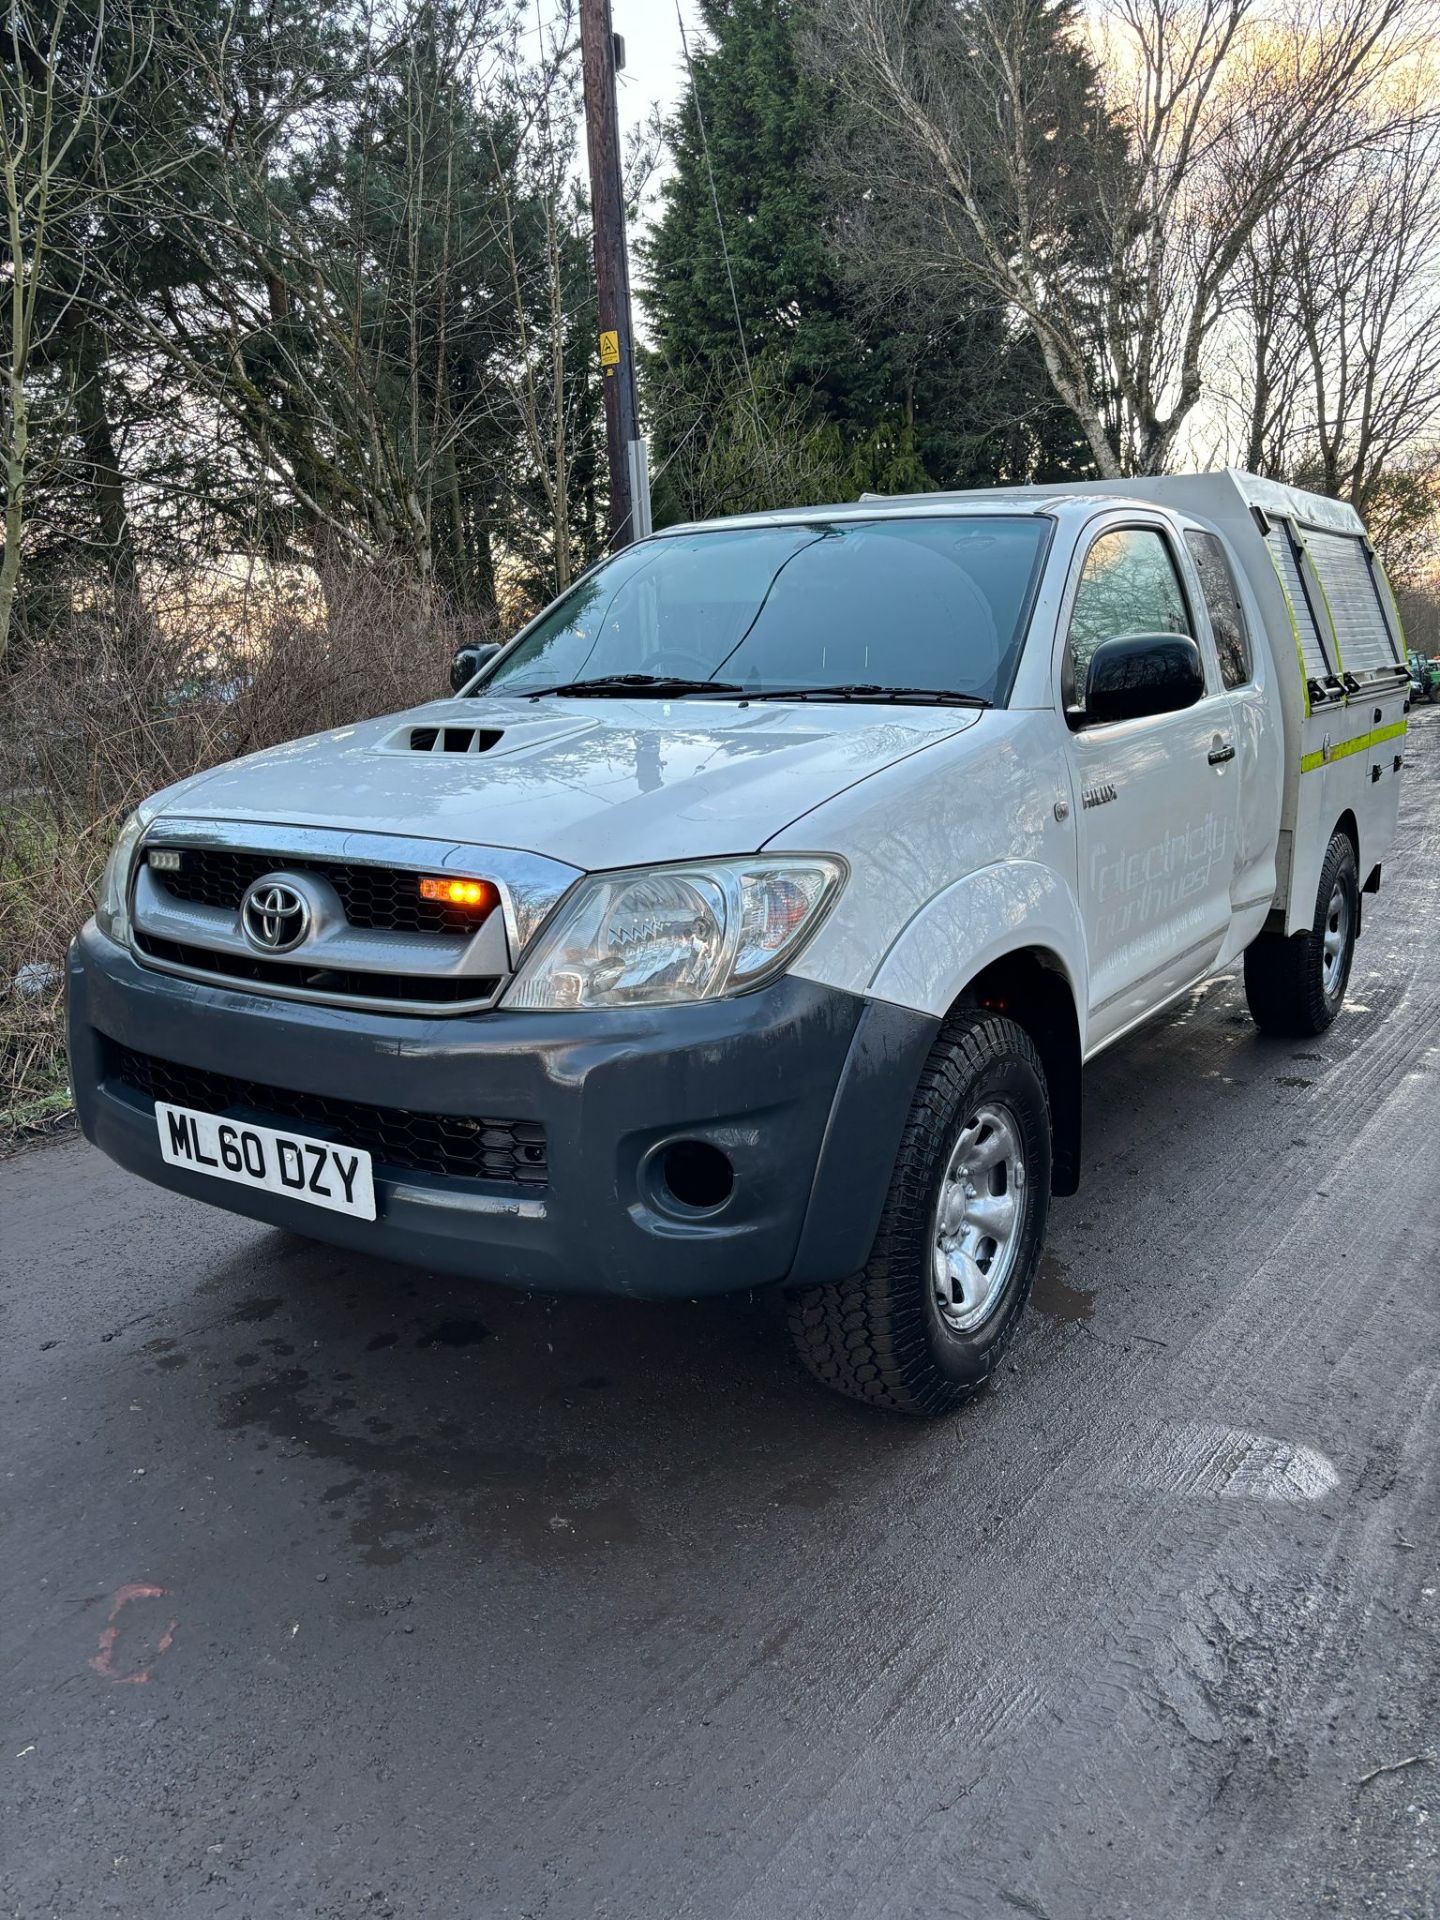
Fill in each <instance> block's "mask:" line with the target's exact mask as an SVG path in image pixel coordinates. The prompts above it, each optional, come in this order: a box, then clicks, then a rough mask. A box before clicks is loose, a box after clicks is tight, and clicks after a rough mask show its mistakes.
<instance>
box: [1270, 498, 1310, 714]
mask: <svg viewBox="0 0 1440 1920" xmlns="http://www.w3.org/2000/svg"><path fill="white" fill-rule="evenodd" d="M1260 544H1261V546H1262V547H1264V549H1265V551H1266V553H1268V554H1269V556H1270V564H1271V566H1272V567H1273V568H1274V569H1275V578H1276V580H1277V581H1278V582H1279V585H1280V598H1281V599H1282V600H1283V601H1284V602H1285V611H1286V613H1288V614H1289V616H1290V631H1291V633H1292V634H1294V636H1295V658H1296V659H1297V660H1298V661H1299V662H1300V697H1301V699H1302V700H1303V701H1304V702H1305V715H1306V718H1307V719H1308V718H1309V715H1310V669H1309V668H1308V667H1307V666H1306V664H1305V649H1304V648H1303V647H1302V646H1301V644H1300V622H1299V621H1298V620H1297V619H1296V618H1295V605H1294V602H1293V601H1292V600H1291V598H1290V589H1289V587H1287V586H1286V584H1285V576H1284V574H1283V573H1282V572H1281V571H1280V562H1279V561H1278V560H1277V559H1276V558H1275V549H1274V548H1273V547H1272V546H1271V544H1270V542H1269V540H1268V539H1267V538H1266V536H1265V535H1264V534H1263V533H1262V534H1261V536H1260Z"/></svg>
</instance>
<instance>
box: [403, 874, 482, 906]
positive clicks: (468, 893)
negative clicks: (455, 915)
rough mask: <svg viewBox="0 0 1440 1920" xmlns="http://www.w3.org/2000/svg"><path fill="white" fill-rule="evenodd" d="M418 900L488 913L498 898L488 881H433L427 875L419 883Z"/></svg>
mask: <svg viewBox="0 0 1440 1920" xmlns="http://www.w3.org/2000/svg"><path fill="white" fill-rule="evenodd" d="M420 898H421V899H422V900H436V901H439V902H440V904H441V905H442V906H446V907H474V908H475V909H476V911H477V912H485V913H488V912H489V911H490V909H491V907H493V906H494V905H495V902H496V899H497V898H498V896H497V894H496V892H495V889H494V887H492V886H491V884H490V882H489V881H488V880H449V879H446V880H433V879H431V878H430V876H429V875H428V874H427V875H426V876H425V878H424V879H423V880H422V881H421V882H420Z"/></svg>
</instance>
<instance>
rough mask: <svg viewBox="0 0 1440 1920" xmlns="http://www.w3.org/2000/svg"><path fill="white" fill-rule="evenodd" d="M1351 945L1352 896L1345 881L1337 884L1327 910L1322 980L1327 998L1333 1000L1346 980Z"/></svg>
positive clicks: (1338, 881)
mask: <svg viewBox="0 0 1440 1920" xmlns="http://www.w3.org/2000/svg"><path fill="white" fill-rule="evenodd" d="M1349 944H1350V896H1349V894H1348V893H1347V892H1346V891H1345V885H1344V882H1343V881H1340V880H1337V881H1336V882H1335V890H1334V892H1333V893H1332V894H1331V895H1330V904H1329V906H1328V907H1327V908H1326V909H1325V960H1324V972H1323V975H1322V979H1323V982H1324V986H1325V998H1326V999H1327V1000H1333V999H1334V998H1335V996H1336V995H1337V994H1338V993H1339V991H1340V985H1341V982H1342V981H1343V980H1344V978H1345V952H1346V949H1347V948H1348V946H1349Z"/></svg>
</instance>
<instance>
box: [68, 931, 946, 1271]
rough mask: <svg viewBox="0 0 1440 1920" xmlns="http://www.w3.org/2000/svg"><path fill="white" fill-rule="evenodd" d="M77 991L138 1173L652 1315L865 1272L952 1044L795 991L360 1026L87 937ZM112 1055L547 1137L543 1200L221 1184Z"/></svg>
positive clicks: (915, 1018) (886, 1015)
mask: <svg viewBox="0 0 1440 1920" xmlns="http://www.w3.org/2000/svg"><path fill="white" fill-rule="evenodd" d="M69 985H70V1052H71V1072H72V1076H73V1079H74V1086H75V1099H76V1104H77V1106H78V1108H79V1113H80V1120H81V1124H82V1126H83V1127H84V1130H85V1133H86V1136H87V1137H88V1138H89V1139H90V1140H92V1141H93V1142H94V1143H95V1144H96V1145H97V1146H98V1147H100V1148H101V1149H102V1150H103V1151H104V1152H105V1153H107V1154H109V1155H110V1157H111V1158H112V1159H114V1160H116V1161H118V1162H119V1163H120V1165H121V1166H124V1167H128V1168H129V1169H130V1170H131V1171H132V1172H135V1173H138V1174H141V1175H143V1176H144V1177H145V1178H146V1179H150V1180H153V1181H156V1182H157V1183H158V1184H159V1185H161V1186H166V1187H172V1188H174V1189H175V1190H176V1191H178V1192H181V1193H186V1194H190V1195H192V1196H193V1197H194V1198H196V1199H200V1200H206V1201H209V1202H211V1203H212V1204H214V1205H217V1206H223V1207H227V1208H230V1209H232V1210H233V1211H236V1212H240V1213H244V1214H248V1215H250V1216H251V1217H252V1218H255V1219H258V1220H264V1221H268V1222H270V1223H272V1224H273V1225H276V1226H283V1227H289V1228H292V1229H293V1230H295V1231H297V1232H300V1233H305V1234H308V1235H310V1236H311V1237H313V1238H316V1239H326V1240H332V1241H334V1242H336V1243H337V1244H340V1245H343V1246H349V1247H354V1248H357V1249H359V1250H362V1251H365V1252H369V1253H374V1254H378V1255H380V1256H382V1257H384V1258H387V1259H392V1260H403V1261H407V1262H410V1263H411V1264H415V1265H420V1266H432V1267H438V1268H442V1269H444V1270H447V1271H450V1272H455V1273H461V1274H465V1275H470V1276H473V1277H475V1278H478V1279H487V1280H495V1281H500V1282H504V1283H506V1284H509V1285H512V1286H522V1287H537V1288H541V1289H544V1290H547V1291H552V1292H575V1293H616V1294H628V1295H634V1296H638V1297H648V1298H659V1297H665V1296H676V1295H678V1296H682V1297H688V1296H692V1295H699V1294H708V1293H724V1292H730V1291H736V1290H743V1289H746V1288H749V1287H756V1286H762V1285H767V1284H770V1283H772V1282H776V1281H789V1282H791V1283H792V1284H795V1285H801V1284H812V1283H815V1282H817V1281H823V1280H827V1279H834V1278H837V1277H839V1276H840V1275H842V1274H844V1273H846V1272H849V1271H853V1270H854V1268H856V1267H857V1266H859V1265H860V1264H862V1263H863V1261H864V1260H865V1258H866V1256H867V1254H868V1252H869V1248H870V1243H871V1241H872V1240H873V1238H874V1234H875V1228H876V1224H877V1221H878V1218H879V1213H880V1208H881V1205H882V1203H883V1200H884V1196H885V1191H886V1187H887V1185H888V1182H889V1178H890V1172H891V1168H892V1166H893V1164H894V1159H895V1152H896V1148H897V1145H898V1142H899V1138H900V1132H901V1128H902V1127H903V1124H904V1119H905V1114H906V1112H907V1110H908V1108H909V1104H910V1100H911V1096H912V1094H913V1092H914V1088H915V1085H916V1082H917V1080H918V1078H919V1074H920V1069H921V1067H922V1065H923V1063H924V1059H925V1055H926V1053H927V1052H928V1050H929V1047H930V1045H931V1042H932V1041H933V1039H934V1036H935V1033H936V1031H937V1027H938V1022H936V1021H934V1020H932V1019H930V1018H929V1017H928V1016H926V1015H922V1014H917V1013H913V1012H910V1011H909V1010H907V1009H904V1008H900V1007H895V1006H892V1005H890V1004H889V1003H888V1002H884V1001H874V1000H865V999H862V998H859V997H857V996H855V995H853V994H846V993H840V992H837V991H835V990H833V989H830V988H825V987H819V986H815V985H814V984H812V983H811V982H808V981H803V980H793V979H784V980H780V981H778V982H777V983H776V984H775V985H773V986H771V987H767V988H765V989H763V990H761V991H760V992H758V993H753V994H748V995H744V996H742V997H740V998H738V999H734V1000H724V1001H715V1002H711V1003H709V1004H702V1005H698V1006H687V1007H670V1008H654V1009H634V1010H625V1011H618V1012H611V1013H573V1014H572V1013H564V1014H535V1013H504V1012H499V1013H489V1014H484V1015H479V1016H476V1017H472V1018H452V1019H442V1020H432V1019H424V1018H420V1019H415V1018H406V1017H401V1016H390V1015H380V1014H369V1013H357V1012H350V1011H342V1010H338V1009H334V1008H323V1007H311V1006H304V1005H299V1004H286V1003H284V1002H280V1001H275V1000H267V999H265V998H264V997H263V996H261V995H252V994H248V993H242V992H234V991H230V990H228V989H224V988H216V987H207V986H200V985H196V984H192V983H190V982H186V981H182V980H178V979H174V978H170V977H167V976H166V975H163V974H160V973H156V972H153V971H151V970H149V969H147V968H144V967H141V966H139V965H137V964H136V962H135V960H134V959H133V958H132V957H131V955H130V954H129V953H128V952H126V951H125V950H124V949H123V948H121V947H118V946H116V945H115V944H114V943H113V942H112V941H110V940H109V939H107V938H106V937H105V936H104V935H102V934H101V933H100V932H99V931H98V929H97V928H96V927H95V925H94V923H93V922H92V923H91V924H90V925H89V926H87V927H86V928H85V930H84V932H83V933H82V934H81V935H80V936H79V938H78V939H77V940H76V942H75V944H74V946H73V947H72V949H71V958H70V982H69ZM107 1043H115V1044H117V1045H119V1046H122V1047H128V1048H133V1049H135V1050H136V1051H138V1052H141V1053H148V1054H153V1055H156V1056H158V1057H160V1058H161V1059H164V1060H168V1061H174V1062H179V1063H180V1064H182V1065H184V1066H187V1067H195V1068H202V1069H205V1070H207V1071H209V1072H212V1073H222V1074H228V1075H232V1076H235V1077H238V1078H243V1079H245V1080H248V1081H253V1082H259V1083H261V1084H263V1085H269V1086H274V1087H283V1088H286V1089H289V1090H292V1091H296V1092H302V1093H308V1094H319V1095H328V1096H330V1097H331V1098H334V1099H343V1100H359V1101H364V1102H366V1103H368V1104H371V1105H374V1106H383V1107H395V1108H401V1109H405V1110H408V1111H414V1112H424V1113H453V1114H463V1115H470V1116H479V1115H481V1114H496V1113H502V1114H504V1115H506V1116H507V1117H509V1118H513V1119H519V1120H532V1121H538V1122H540V1123H541V1124H542V1125H543V1126H544V1127H545V1129H546V1132H547V1137H548V1145H549V1176H548V1184H547V1185H546V1186H544V1187H542V1188H538V1189H536V1188H520V1187H513V1186H503V1185H499V1184H491V1183H487V1182H484V1181H480V1180H473V1179H461V1178H456V1177H453V1176H444V1175H439V1174H429V1173H417V1172H408V1171H403V1170H400V1169H386V1168H385V1167H384V1166H383V1165H379V1164H377V1166H376V1194H377V1202H378V1209H379V1217H378V1219H376V1220H375V1221H373V1222H369V1221H362V1220H351V1219H348V1218H346V1217H345V1216H344V1215H341V1214H336V1213H329V1212H324V1211H322V1210H320V1209H319V1208H316V1207H309V1206H306V1205H304V1204H303V1203H300V1202H297V1201H295V1200H291V1199H289V1198H287V1197H285V1196H283V1195H277V1194H270V1193H264V1192H259V1191H254V1192H252V1191H250V1190H249V1189H247V1188H244V1187H240V1186H235V1185H230V1184H226V1183H222V1182H219V1181H215V1180H212V1179H210V1178H208V1177H207V1176H206V1175H204V1174H201V1173H191V1172H188V1171H186V1170H184V1169H181V1168H177V1167H172V1166H169V1165H167V1164H166V1162H165V1161H164V1160H162V1158H161V1156H160V1150H159V1140H158V1134H157V1130H156V1125H155V1118H154V1111H153V1106H152V1104H151V1102H150V1101H148V1100H147V1099H146V1098H145V1097H144V1096H143V1095H141V1094H139V1093H137V1092H136V1091H135V1090H134V1089H132V1088H130V1087H129V1086H126V1085H124V1084H122V1083H120V1082H119V1081H118V1079H117V1078H116V1077H115V1076H114V1075H113V1073H112V1072H111V1071H110V1060H111V1055H112V1053H113V1047H112V1046H110V1045H108V1044H107ZM254 1117H255V1118H258V1119H262V1120H263V1119H264V1118H265V1115H264V1114H263V1113H262V1112H257V1113H256V1114H255V1115H254ZM300 1130H302V1131H303V1128H302V1129H300ZM678 1140H700V1141H704V1142H706V1143H708V1144H710V1145H712V1146H715V1147H718V1148H719V1149H720V1150H721V1151H722V1152H723V1153H725V1154H726V1155H728V1157H729V1159H730V1161H731V1163H732V1165H733V1167H734V1173H735V1181H734V1188H733V1191H732V1192H731V1194H730V1197H729V1198H728V1199H727V1200H726V1201H725V1203H724V1204H723V1205H722V1206H720V1207H719V1208H717V1209H715V1210H714V1211H712V1212H708V1213H705V1214H704V1215H703V1216H702V1215H698V1214H690V1213H687V1212H685V1210H683V1209H678V1208H676V1207H675V1206H673V1204H671V1203H669V1202H667V1200H666V1198H665V1196H664V1193H663V1190H662V1189H658V1183H657V1181H656V1180H655V1178H654V1175H653V1167H654V1164H655V1158H656V1155H657V1152H658V1151H662V1150H663V1149H664V1147H665V1146H666V1144H667V1143H669V1142H672V1141H678Z"/></svg>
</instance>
